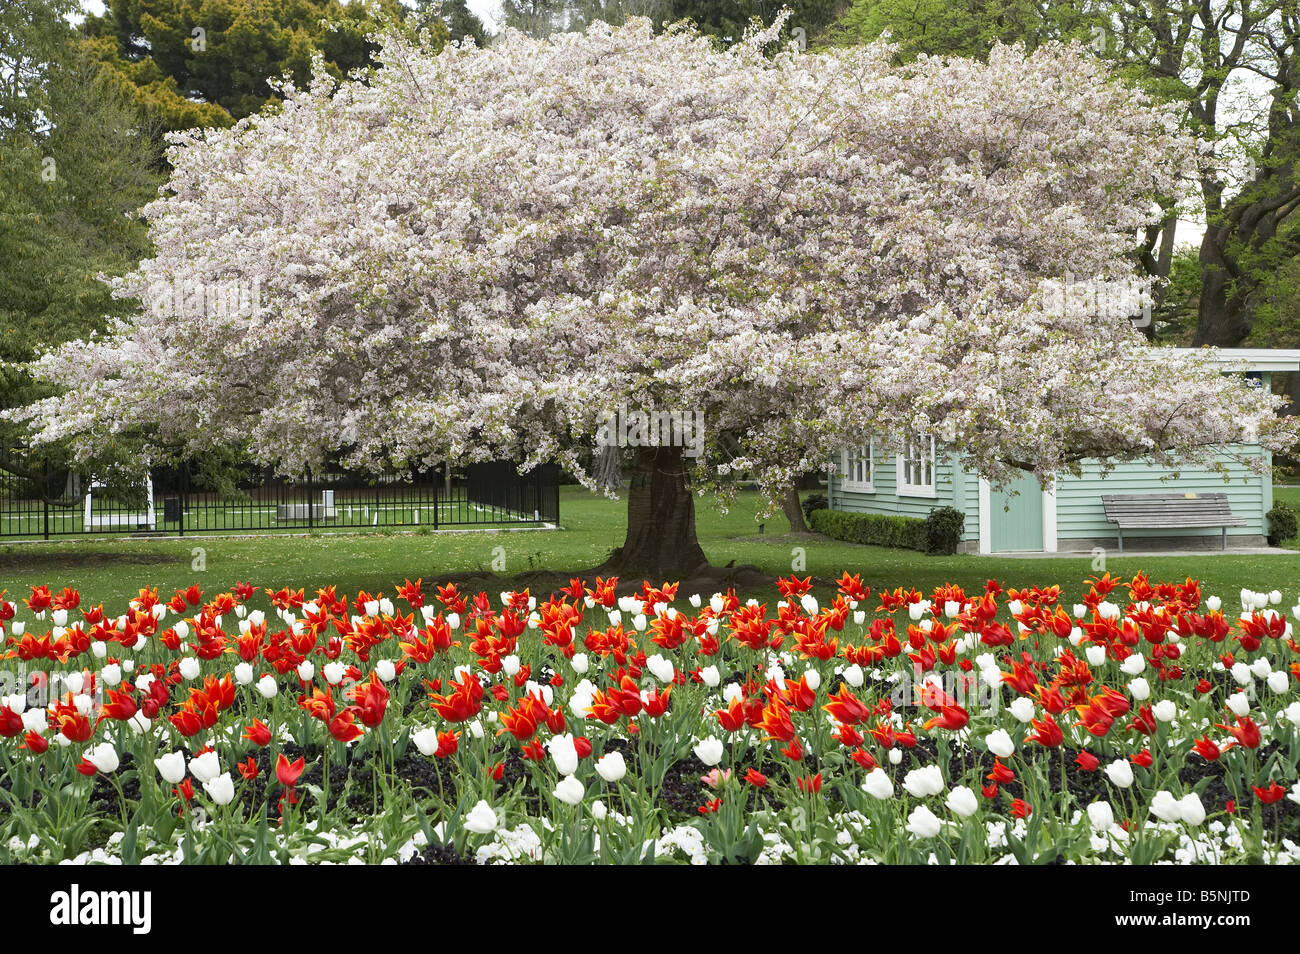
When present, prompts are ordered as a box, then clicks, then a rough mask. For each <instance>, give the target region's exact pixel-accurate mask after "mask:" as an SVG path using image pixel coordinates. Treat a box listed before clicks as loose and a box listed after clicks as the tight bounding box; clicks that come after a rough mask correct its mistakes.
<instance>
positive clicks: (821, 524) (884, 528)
mask: <svg viewBox="0 0 1300 954" xmlns="http://www.w3.org/2000/svg"><path fill="white" fill-rule="evenodd" d="M809 523H810V524H811V525H812V528H813V529H814V530H816V531H817V532H818V533H824V534H826V536H828V537H831V538H832V539H835V540H843V541H845V542H846V543H862V544H869V545H873V546H878V547H895V548H897V549H901V550H920V551H921V552H922V553H924V552H925V549H926V522H925V521H924V520H922V519H920V518H919V517H899V516H893V515H890V514H881V513H849V512H847V511H844V510H814V511H813V512H812V514H811V515H810V517H809Z"/></svg>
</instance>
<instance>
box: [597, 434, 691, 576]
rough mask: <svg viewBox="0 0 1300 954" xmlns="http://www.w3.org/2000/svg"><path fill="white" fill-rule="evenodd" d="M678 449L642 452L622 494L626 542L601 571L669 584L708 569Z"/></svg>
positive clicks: (638, 454)
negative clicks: (624, 497) (637, 575)
mask: <svg viewBox="0 0 1300 954" xmlns="http://www.w3.org/2000/svg"><path fill="white" fill-rule="evenodd" d="M708 565H709V560H708V557H706V556H705V555H704V550H703V549H702V548H701V547H700V541H699V540H698V538H697V537H696V535H695V499H694V497H693V496H692V495H691V489H690V486H689V485H688V484H687V482H686V470H685V467H684V466H683V464H682V449H681V448H680V447H643V448H641V449H640V450H638V451H637V457H636V470H635V472H634V473H633V475H632V481H631V484H630V486H629V488H628V495H627V537H626V539H625V540H624V541H623V545H622V546H621V547H619V548H618V549H617V550H615V551H614V552H613V553H612V554H610V557H609V560H608V561H607V562H606V563H605V565H604V567H603V569H605V570H606V571H611V572H617V573H618V574H620V575H622V576H628V575H633V574H640V575H641V576H643V577H646V578H654V579H655V580H663V581H671V580H680V579H685V578H687V577H689V576H691V575H693V574H695V572H696V571H697V570H701V569H707V568H708Z"/></svg>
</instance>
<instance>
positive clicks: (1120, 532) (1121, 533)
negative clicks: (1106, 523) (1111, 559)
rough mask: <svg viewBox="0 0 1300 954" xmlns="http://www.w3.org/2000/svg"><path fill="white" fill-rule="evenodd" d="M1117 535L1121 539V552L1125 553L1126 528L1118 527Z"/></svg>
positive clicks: (1116, 529)
mask: <svg viewBox="0 0 1300 954" xmlns="http://www.w3.org/2000/svg"><path fill="white" fill-rule="evenodd" d="M1115 533H1116V535H1117V536H1118V537H1119V552H1120V553H1123V552H1124V528H1123V527H1116V528H1115Z"/></svg>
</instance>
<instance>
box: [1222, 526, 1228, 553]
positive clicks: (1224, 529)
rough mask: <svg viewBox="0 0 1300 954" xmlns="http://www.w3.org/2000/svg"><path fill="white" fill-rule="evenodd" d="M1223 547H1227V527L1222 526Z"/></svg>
mask: <svg viewBox="0 0 1300 954" xmlns="http://www.w3.org/2000/svg"><path fill="white" fill-rule="evenodd" d="M1223 549H1225V550H1226V549H1228V528H1227V527H1224V528H1223Z"/></svg>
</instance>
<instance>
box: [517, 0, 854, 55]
mask: <svg viewBox="0 0 1300 954" xmlns="http://www.w3.org/2000/svg"><path fill="white" fill-rule="evenodd" d="M847 5H848V4H847V0H502V13H503V22H504V23H505V25H506V26H509V27H512V28H514V29H516V30H520V31H522V32H524V33H527V34H528V35H529V36H533V37H545V36H549V35H550V34H551V33H555V32H561V31H565V30H569V31H581V30H585V29H586V28H587V27H588V26H590V25H591V24H593V23H595V22H597V21H603V22H605V23H609V24H612V25H614V26H618V25H621V24H623V23H625V22H626V21H627V20H628V19H629V18H632V17H645V18H646V19H648V20H650V22H651V24H652V26H653V27H654V29H656V30H662V29H663V28H664V27H665V26H666V25H668V24H673V23H677V22H679V21H682V20H689V21H690V22H692V23H693V24H695V26H696V28H697V29H698V30H699V31H700V32H701V33H703V34H704V35H706V36H709V37H712V38H714V39H715V40H716V41H717V42H719V43H720V44H722V45H724V46H725V45H729V44H732V43H738V42H740V40H741V38H742V37H744V35H745V32H746V31H747V30H748V29H749V28H750V26H751V25H752V24H754V23H755V22H758V23H762V24H767V23H772V22H773V21H774V20H775V19H776V16H777V14H779V13H780V12H781V11H782V10H783V9H786V8H788V9H789V10H790V11H791V13H790V17H789V19H788V20H786V21H785V26H784V27H783V29H782V30H779V31H777V33H776V34H774V35H775V36H776V37H777V38H778V39H780V40H788V39H790V38H791V36H794V35H796V34H795V33H794V31H795V30H796V29H798V30H800V31H801V32H800V33H799V34H797V35H798V36H800V37H802V39H803V41H804V42H805V43H808V44H815V43H817V42H819V41H820V40H821V39H822V38H823V37H824V35H825V33H826V31H827V29H828V28H829V27H830V26H831V24H832V23H834V22H835V20H836V18H837V17H838V16H839V15H840V14H842V13H843V12H844V11H845V9H846V8H847Z"/></svg>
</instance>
